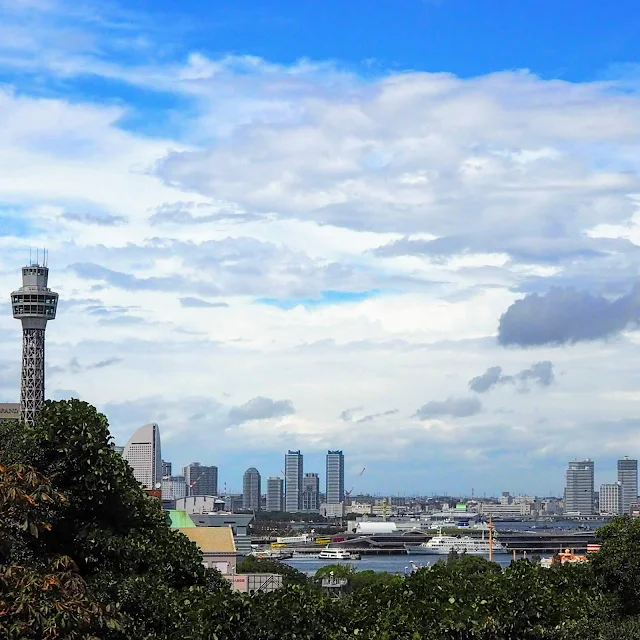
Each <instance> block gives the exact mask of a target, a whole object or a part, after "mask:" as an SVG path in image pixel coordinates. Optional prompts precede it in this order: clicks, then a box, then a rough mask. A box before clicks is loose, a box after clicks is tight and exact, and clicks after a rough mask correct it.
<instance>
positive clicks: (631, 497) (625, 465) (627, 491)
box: [618, 456, 638, 515]
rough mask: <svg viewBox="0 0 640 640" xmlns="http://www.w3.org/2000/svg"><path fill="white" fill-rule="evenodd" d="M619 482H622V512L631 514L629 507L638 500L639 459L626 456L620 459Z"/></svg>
mask: <svg viewBox="0 0 640 640" xmlns="http://www.w3.org/2000/svg"><path fill="white" fill-rule="evenodd" d="M618 482H619V483H620V493H621V499H620V503H621V507H620V513H621V514H624V515H629V508H630V507H631V504H632V503H633V502H637V501H638V461H637V460H630V459H629V458H628V457H627V456H625V457H624V458H623V459H622V460H618Z"/></svg>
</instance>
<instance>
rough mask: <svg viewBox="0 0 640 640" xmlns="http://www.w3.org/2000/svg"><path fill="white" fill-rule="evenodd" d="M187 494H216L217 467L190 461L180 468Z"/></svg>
mask: <svg viewBox="0 0 640 640" xmlns="http://www.w3.org/2000/svg"><path fill="white" fill-rule="evenodd" d="M182 475H183V476H184V479H185V482H186V483H187V495H188V496H217V495H218V467H213V466H205V465H201V464H200V463H199V462H192V463H191V464H188V465H187V466H186V467H183V469H182Z"/></svg>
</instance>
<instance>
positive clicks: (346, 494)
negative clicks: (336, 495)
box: [344, 467, 367, 500]
mask: <svg viewBox="0 0 640 640" xmlns="http://www.w3.org/2000/svg"><path fill="white" fill-rule="evenodd" d="M366 470H367V467H362V471H361V472H360V473H359V474H358V478H360V477H361V476H362V474H364V472H365V471H366ZM354 489H355V486H353V487H351V489H349V491H345V492H344V497H345V500H348V499H349V498H351V494H352V493H353V490H354Z"/></svg>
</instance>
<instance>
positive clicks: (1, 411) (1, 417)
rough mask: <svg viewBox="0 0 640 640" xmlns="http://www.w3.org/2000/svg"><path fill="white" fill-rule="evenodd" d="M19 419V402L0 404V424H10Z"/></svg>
mask: <svg viewBox="0 0 640 640" xmlns="http://www.w3.org/2000/svg"><path fill="white" fill-rule="evenodd" d="M19 419H20V403H19V402H0V422H11V421H13V420H19Z"/></svg>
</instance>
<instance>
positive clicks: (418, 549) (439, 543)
mask: <svg viewBox="0 0 640 640" xmlns="http://www.w3.org/2000/svg"><path fill="white" fill-rule="evenodd" d="M492 547H493V549H492V551H493V553H496V554H498V553H499V554H503V553H509V551H508V550H507V548H506V547H505V546H504V545H503V544H500V543H499V542H498V541H497V540H495V539H494V540H493V543H492ZM406 549H407V553H409V554H410V555H414V554H415V555H436V556H448V555H449V553H451V551H456V552H457V553H460V554H462V553H466V554H468V555H474V556H488V555H489V540H485V539H484V537H483V538H480V539H478V538H471V537H470V536H462V537H460V538H457V537H456V536H443V535H442V534H441V533H439V534H438V535H437V536H434V537H433V538H431V540H429V542H423V543H422V544H419V545H417V546H408V545H407V546H406Z"/></svg>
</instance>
